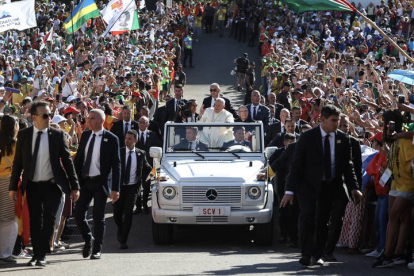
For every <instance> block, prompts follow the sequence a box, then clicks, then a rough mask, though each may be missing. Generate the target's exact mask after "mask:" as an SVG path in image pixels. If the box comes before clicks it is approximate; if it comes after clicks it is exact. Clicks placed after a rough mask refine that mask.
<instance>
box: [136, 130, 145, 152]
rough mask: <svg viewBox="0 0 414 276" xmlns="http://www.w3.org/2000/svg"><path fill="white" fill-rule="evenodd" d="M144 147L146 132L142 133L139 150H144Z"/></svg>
mask: <svg viewBox="0 0 414 276" xmlns="http://www.w3.org/2000/svg"><path fill="white" fill-rule="evenodd" d="M144 146H145V140H144V132H141V136H140V137H139V141H138V148H140V149H144Z"/></svg>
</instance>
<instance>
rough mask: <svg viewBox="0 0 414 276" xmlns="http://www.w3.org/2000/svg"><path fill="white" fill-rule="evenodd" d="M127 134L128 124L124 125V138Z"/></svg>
mask: <svg viewBox="0 0 414 276" xmlns="http://www.w3.org/2000/svg"><path fill="white" fill-rule="evenodd" d="M127 132H128V123H125V132H124V137H126V135H127Z"/></svg>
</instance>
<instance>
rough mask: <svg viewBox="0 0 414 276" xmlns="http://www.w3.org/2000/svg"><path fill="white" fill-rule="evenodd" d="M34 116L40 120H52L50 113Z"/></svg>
mask: <svg viewBox="0 0 414 276" xmlns="http://www.w3.org/2000/svg"><path fill="white" fill-rule="evenodd" d="M36 116H40V117H42V119H45V120H46V119H49V118H52V113H46V114H37V115H36Z"/></svg>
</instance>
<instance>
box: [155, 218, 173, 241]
mask: <svg viewBox="0 0 414 276" xmlns="http://www.w3.org/2000/svg"><path fill="white" fill-rule="evenodd" d="M173 238H174V225H171V224H161V223H155V222H154V220H152V240H153V241H154V243H155V244H170V243H172V241H173Z"/></svg>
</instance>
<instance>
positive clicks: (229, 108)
mask: <svg viewBox="0 0 414 276" xmlns="http://www.w3.org/2000/svg"><path fill="white" fill-rule="evenodd" d="M219 97H220V98H222V99H223V100H224V101H225V102H226V105H225V107H224V108H225V109H226V110H227V111H228V112H230V113H231V114H232V115H233V117H234V119H236V118H238V117H239V116H238V115H237V112H236V110H235V109H234V108H233V106H232V105H231V102H230V100H229V99H228V98H226V97H224V96H223V94H220V95H219ZM212 98H213V97H212V96H208V97H206V98H204V100H203V105H204V108H209V107H212V106H211V99H212Z"/></svg>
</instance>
